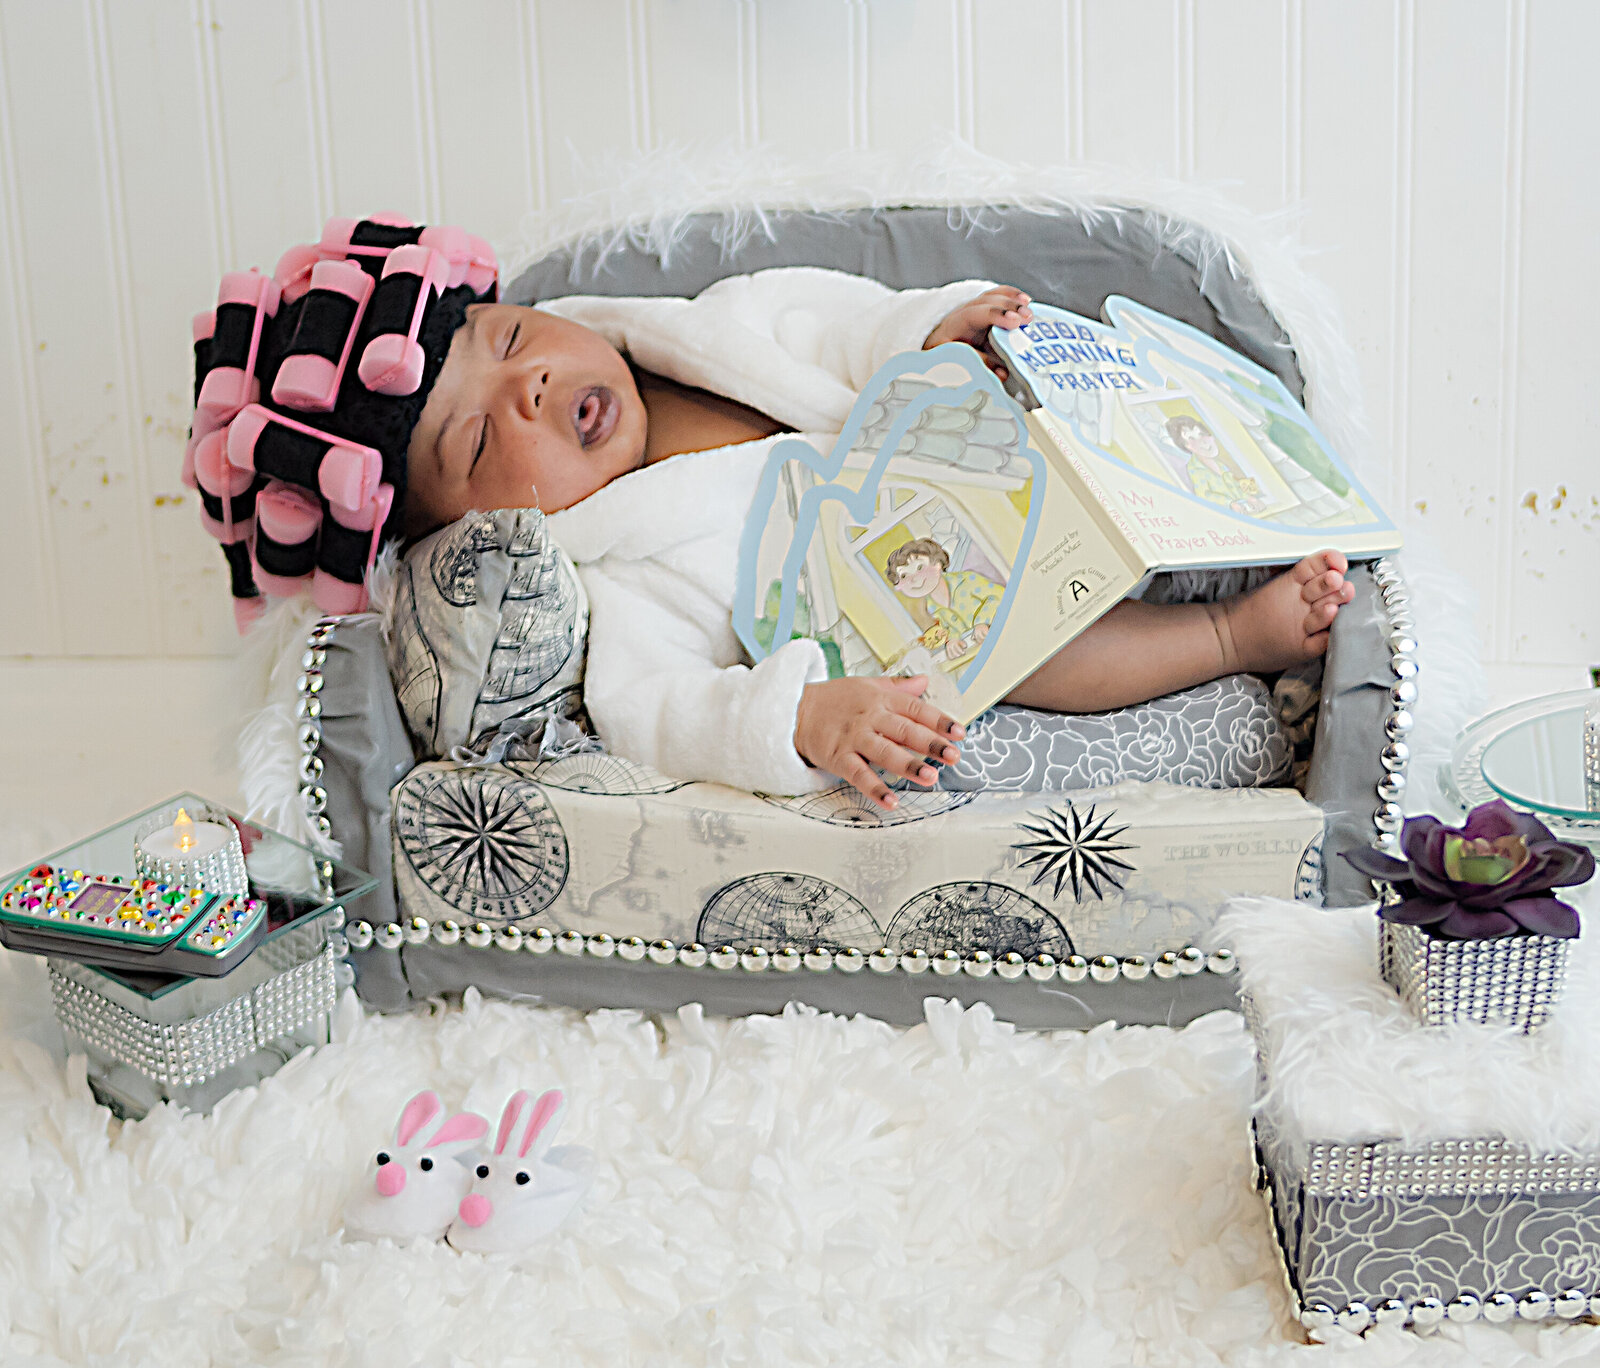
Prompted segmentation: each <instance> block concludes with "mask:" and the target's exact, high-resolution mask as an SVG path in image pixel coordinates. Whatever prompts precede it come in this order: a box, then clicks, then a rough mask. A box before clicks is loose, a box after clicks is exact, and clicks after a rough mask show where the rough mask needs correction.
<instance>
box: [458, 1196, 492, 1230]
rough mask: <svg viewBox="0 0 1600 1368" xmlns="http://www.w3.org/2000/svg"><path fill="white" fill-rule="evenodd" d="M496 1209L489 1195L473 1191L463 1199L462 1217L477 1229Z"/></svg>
mask: <svg viewBox="0 0 1600 1368" xmlns="http://www.w3.org/2000/svg"><path fill="white" fill-rule="evenodd" d="M493 1211H494V1205H493V1203H491V1202H490V1201H489V1199H488V1198H487V1197H484V1196H482V1195H481V1194H479V1193H476V1192H474V1193H471V1194H470V1195H468V1196H466V1197H463V1198H462V1199H461V1219H462V1220H463V1221H465V1222H466V1223H467V1224H468V1225H469V1226H471V1227H472V1228H473V1229H474V1230H476V1229H477V1228H478V1227H479V1226H481V1225H482V1224H483V1223H484V1222H485V1221H487V1220H488V1219H489V1215H490V1213H491V1212H493Z"/></svg>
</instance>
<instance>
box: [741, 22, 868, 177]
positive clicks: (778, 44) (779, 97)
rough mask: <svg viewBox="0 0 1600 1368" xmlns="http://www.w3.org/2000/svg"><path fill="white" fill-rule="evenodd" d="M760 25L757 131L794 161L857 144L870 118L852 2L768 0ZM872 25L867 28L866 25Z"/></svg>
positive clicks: (757, 27)
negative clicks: (864, 110) (857, 59)
mask: <svg viewBox="0 0 1600 1368" xmlns="http://www.w3.org/2000/svg"><path fill="white" fill-rule="evenodd" d="M752 10H753V13H754V28H755V70H754V72H753V73H752V80H751V83H752V84H753V85H754V87H755V99H756V132H757V134H758V135H759V138H760V140H761V141H762V142H763V143H765V144H770V145H771V146H772V147H773V148H774V149H776V150H778V151H780V152H782V153H783V154H784V155H785V156H787V157H791V158H792V157H800V156H805V155H806V154H807V153H808V152H813V151H815V149H817V148H818V147H824V148H828V147H854V146H856V145H857V124H858V123H859V122H861V121H862V115H861V109H860V104H861V100H860V97H861V93H862V92H863V91H864V90H865V85H864V83H863V82H858V80H857V71H856V63H855V47H856V27H857V20H858V18H864V16H863V15H862V14H861V7H860V5H859V4H855V3H852V0H760V3H759V4H756V5H753V6H752ZM863 27H864V24H863Z"/></svg>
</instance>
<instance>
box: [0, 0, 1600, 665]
mask: <svg viewBox="0 0 1600 1368" xmlns="http://www.w3.org/2000/svg"><path fill="white" fill-rule="evenodd" d="M1597 51H1600V5H1597V4H1595V3H1593V0H0V462H3V469H4V472H5V476H4V486H3V490H4V497H3V498H0V585H3V586H4V589H3V591H0V601H3V603H4V608H3V627H4V630H3V632H0V653H3V654H5V655H9V656H35V657H41V656H42V657H56V658H75V657H83V656H89V657H94V656H111V657H115V656H133V657H141V656H142V657H162V656H185V655H216V654H222V653H226V652H228V651H230V650H231V649H232V646H233V641H234V637H233V629H232V625H231V615H230V613H229V610H228V606H227V601H226V600H227V595H226V592H225V589H224V585H223V575H222V562H221V558H220V556H219V555H218V554H217V552H216V548H215V546H214V544H212V543H211V542H210V541H209V539H208V538H206V537H205V536H204V535H203V534H202V533H201V531H200V529H199V527H198V525H197V519H196V513H195V508H194V506H193V498H192V496H191V495H189V494H188V492H187V491H185V490H184V489H183V488H182V486H181V485H180V484H179V482H178V478H177V476H178V468H179V459H180V452H181V445H182V438H183V431H184V427H185V425H186V423H187V420H188V408H189V405H188V396H189V393H190V385H191V378H190V354H189V343H188V335H189V321H188V320H189V316H190V315H191V314H192V313H194V312H195V311H196V310H199V309H201V308H204V307H206V306H207V305H208V304H209V303H210V302H211V300H212V298H213V296H214V291H215V288H216V282H217V279H218V276H219V275H220V273H221V271H222V270H223V269H225V268H231V267H235V266H244V265H251V264H258V265H261V266H263V267H266V268H270V267H271V266H272V264H273V262H274V261H275V260H276V257H277V255H278V253H279V252H280V251H281V250H282V249H283V248H284V247H285V246H286V245H288V244H289V243H291V242H296V241H300V240H303V239H305V238H307V237H311V236H314V235H315V232H316V230H317V228H318V226H319V225H320V224H321V222H322V220H323V218H324V217H325V216H327V215H328V214H331V213H361V212H363V211H368V210H372V209H375V208H392V209H397V210H400V211H401V212H407V213H410V214H411V215H413V216H414V217H418V218H424V219H429V220H434V219H442V220H444V221H447V222H455V223H462V224H467V225H470V226H472V227H474V228H475V229H477V230H478V231H481V232H483V233H484V234H485V236H488V237H490V238H491V239H492V240H497V241H501V242H505V241H510V240H512V239H514V238H515V236H516V233H517V230H518V226H519V223H520V221H521V220H522V219H523V218H524V216H525V215H527V214H528V213H529V212H530V211H534V210H538V209H540V208H542V207H545V206H548V205H552V204H554V203H555V202H557V201H558V200H559V199H560V198H561V197H562V196H563V195H565V194H568V193H570V192H571V191H572V190H574V189H575V188H578V187H580V186H581V185H582V184H583V181H584V171H583V167H584V166H585V165H593V164H595V163H598V162H602V161H606V160H609V159H613V158H616V157H618V156H622V157H627V156H632V155H634V154H636V153H638V152H640V151H647V150H649V149H653V148H658V147H662V146H665V145H668V144H692V143H696V142H701V141H709V140H727V139H730V138H731V139H736V140H738V141H739V142H741V143H744V144H747V145H750V144H758V143H760V144H764V145H769V146H771V147H773V148H774V149H776V150H777V151H778V152H780V153H783V154H785V155H787V156H791V157H797V158H798V157H809V156H811V155H813V154H817V153H825V152H827V151H830V150H834V149H840V148H870V149H873V150H876V151H888V152H894V151H897V150H903V151H908V152H909V151H911V150H914V149H918V148H921V147H924V146H925V145H926V143H927V141H928V138H929V135H930V132H935V131H949V132H953V133H955V134H957V135H958V136H960V137H962V138H964V139H966V140H968V141H970V142H971V143H973V144H974V145H976V146H977V147H978V148H979V149H980V150H982V151H986V152H990V153H993V154H995V155H998V156H1003V157H1008V158H1015V159H1018V160H1023V161H1030V162H1039V163H1059V162H1063V161H1071V160H1085V159H1086V160H1090V161H1095V162H1106V163H1114V164H1119V165H1123V166H1129V167H1134V168H1138V169H1140V170H1144V171H1148V172H1154V173H1159V174H1161V175H1165V176H1170V177H1177V178H1181V179H1186V180H1198V181H1205V182H1208V183H1212V184H1220V185H1222V186H1224V187H1226V188H1227V190H1228V193H1230V194H1231V195H1232V196H1233V197H1234V198H1236V199H1237V200H1239V201H1240V202H1242V203H1244V204H1245V205H1248V206H1250V207H1252V208H1254V209H1258V210H1262V211H1278V210H1285V209H1288V210H1292V211H1295V212H1297V213H1298V219H1297V231H1298V233H1299V234H1300V236H1301V238H1302V240H1303V241H1304V242H1305V243H1306V244H1307V245H1308V246H1310V247H1313V248H1315V249H1318V251H1319V253H1320V255H1319V256H1318V258H1317V261H1316V264H1315V268H1316V269H1317V270H1319V271H1320V272H1321V274H1322V275H1323V276H1324V278H1325V279H1326V280H1327V281H1328V282H1329V283H1330V284H1331V285H1332V286H1333V288H1334V290H1335V292H1336V294H1337V296H1338V298H1339V300H1340V302H1341V305H1342V310H1343V314H1344V318H1345V322H1346V325H1347V327H1348V329H1349V331H1350V333H1351V336H1352V338H1353V341H1354V343H1355V347H1356V350H1357V352H1358V355H1359V358H1360V362H1361V365H1362V367H1363V370H1364V372H1365V376H1366V379H1367V382H1368V384H1369V386H1370V394H1371V402H1370V405H1369V411H1370V415H1371V418H1372V422H1373V426H1374V429H1375V431H1376V432H1377V434H1378V436H1379V438H1380V441H1381V442H1383V443H1384V444H1386V445H1387V447H1388V448H1389V449H1390V451H1391V452H1392V460H1393V464H1394V470H1395V473H1396V482H1395V485H1394V488H1395V489H1396V490H1398V491H1402V493H1401V495H1400V497H1403V500H1404V502H1405V503H1406V504H1408V505H1410V506H1412V507H1413V508H1414V509H1415V510H1416V511H1417V512H1418V513H1419V514H1420V515H1421V517H1422V521H1423V522H1424V523H1425V524H1428V525H1431V526H1432V527H1433V528H1434V529H1435V531H1436V533H1437V535H1438V538H1439V541H1440V543H1441V545H1442V546H1443V548H1444V550H1445V552H1446V555H1447V557H1448V558H1449V559H1450V560H1451V561H1453V563H1454V564H1455V565H1456V566H1457V567H1458V568H1459V569H1460V571H1461V572H1462V573H1463V574H1464V575H1466V576H1467V578H1468V579H1469V580H1470V581H1472V583H1473V584H1474V585H1475V586H1476V587H1477V589H1478V590H1479V593H1480V596H1481V600H1482V615H1481V625H1482V629H1483V632H1484V635H1485V646H1486V657H1487V659H1488V661H1489V662H1490V663H1491V664H1496V665H1502V666H1510V665H1513V664H1528V663H1546V664H1565V665H1569V666H1575V665H1583V664H1588V663H1591V662H1594V661H1597V660H1600V640H1597V627H1600V624H1597V621H1596V611H1595V606H1594V599H1595V592H1596V587H1597V586H1600V535H1597V533H1600V478H1597V476H1600V461H1597V459H1596V451H1597V448H1600V401H1597V400H1596V399H1594V398H1592V397H1591V394H1590V391H1591V383H1590V382H1591V381H1592V378H1593V376H1594V375H1595V374H1596V372H1597V370H1600V365H1597V363H1600V346H1597V344H1596V342H1595V340H1594V337H1595V333H1594V330H1593V324H1594V321H1595V320H1594V315H1595V311H1596V307H1597V305H1600V289H1597V288H1596V287H1597V285H1600V252H1597V251H1596V246H1597V244H1600V177H1597V176H1596V174H1595V173H1596V168H1597V167H1600V155H1597V153H1600V146H1597V144H1600V119H1597V117H1596V114H1597V110H1596V100H1597V96H1596V90H1597V87H1600V82H1597V81H1596V78H1595V71H1594V59H1593V54H1594V53H1595V52H1597ZM1396 501H1398V499H1397V500H1396Z"/></svg>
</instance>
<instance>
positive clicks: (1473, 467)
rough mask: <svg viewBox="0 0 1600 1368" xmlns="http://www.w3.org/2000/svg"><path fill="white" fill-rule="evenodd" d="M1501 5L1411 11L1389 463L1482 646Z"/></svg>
mask: <svg viewBox="0 0 1600 1368" xmlns="http://www.w3.org/2000/svg"><path fill="white" fill-rule="evenodd" d="M1505 12H1506V11H1505V5H1504V4H1503V3H1502V0H1457V3H1455V4H1452V5H1450V6H1448V7H1446V6H1440V5H1419V6H1418V7H1417V14H1416V46H1415V54H1416V55H1415V62H1414V72H1415V75H1414V82H1415V85H1414V93H1413V96H1412V98H1413V100H1414V102H1415V103H1414V107H1415V111H1416V112H1415V123H1414V138H1415V145H1414V149H1413V151H1412V154H1411V158H1410V170H1409V174H1408V175H1404V176H1403V179H1402V182H1401V185H1400V194H1401V195H1402V197H1404V196H1409V197H1410V201H1411V203H1410V209H1409V213H1408V215H1407V217H1408V218H1409V221H1410V225H1411V229H1410V241H1409V243H1408V244H1406V250H1407V251H1408V253H1409V256H1410V265H1409V268H1408V270H1407V278H1408V279H1409V281H1410V290H1409V292H1408V293H1409V315H1410V316H1409V319H1408V320H1407V323H1406V327H1405V334H1406V350H1405V352H1403V353H1402V360H1401V375H1402V377H1403V383H1404V387H1405V388H1404V390H1403V392H1402V394H1401V396H1400V398H1401V401H1402V403H1403V404H1404V425H1403V427H1402V428H1401V430H1400V432H1399V444H1398V446H1397V447H1396V449H1395V451H1394V453H1393V455H1394V457H1395V458H1396V460H1397V466H1396V472H1397V475H1399V474H1400V473H1401V472H1403V483H1401V484H1400V485H1399V486H1398V487H1399V488H1402V489H1403V490H1404V498H1405V499H1406V500H1407V501H1409V502H1410V503H1412V504H1413V505H1416V504H1418V503H1421V504H1425V505H1426V508H1427V513H1426V517H1427V520H1428V521H1429V523H1430V524H1432V525H1433V526H1434V527H1435V528H1437V529H1439V530H1440V535H1441V536H1443V537H1445V538H1446V539H1448V541H1449V543H1450V545H1451V546H1453V547H1455V548H1458V550H1459V551H1460V552H1461V553H1464V554H1462V556H1461V563H1460V568H1461V569H1462V571H1463V573H1465V574H1466V575H1467V576H1468V578H1469V579H1470V580H1471V581H1472V583H1473V584H1474V585H1475V586H1476V588H1477V590H1478V593H1479V598H1480V602H1481V603H1482V605H1483V608H1484V617H1483V623H1484V626H1485V630H1486V634H1487V635H1488V636H1489V638H1490V639H1491V640H1493V639H1495V631H1496V627H1497V620H1496V616H1495V602H1496V596H1495V589H1496V585H1497V579H1498V574H1499V567H1498V566H1497V565H1496V560H1495V555H1494V548H1496V547H1497V546H1498V545H1499V543H1500V538H1499V536H1498V529H1499V527H1500V526H1501V525H1502V523H1503V522H1504V520H1505V519H1506V518H1507V516H1508V515H1509V510H1507V508H1506V507H1505V499H1504V497H1503V494H1502V490H1501V488H1500V484H1501V482H1500V479H1499V472H1500V470H1501V457H1502V454H1503V453H1502V451H1501V444H1500V412H1501V403H1502V397H1503V396H1502V394H1501V386H1500V374H1501V371H1500V366H1501V354H1502V348H1503V347H1504V345H1505V340H1506V339H1505V337H1504V330H1503V328H1502V326H1501V320H1502V315H1503V301H1504V294H1503V292H1504V290H1505V289H1506V288H1507V284H1508V282H1507V280H1506V278H1505V273H1504V270H1503V265H1504V260H1505V252H1504V237H1503V235H1504V231H1505V204H1504V196H1505V193H1506V190H1505V185H1504V180H1503V171H1504V168H1505V166H1506V156H1507V152H1506V133H1505V110H1506V91H1507V84H1508V81H1509V80H1510V64H1509V54H1508V53H1507V51H1506V47H1505V43H1504V37H1505Z"/></svg>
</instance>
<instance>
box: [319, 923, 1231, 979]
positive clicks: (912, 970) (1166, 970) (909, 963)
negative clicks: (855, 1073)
mask: <svg viewBox="0 0 1600 1368" xmlns="http://www.w3.org/2000/svg"><path fill="white" fill-rule="evenodd" d="M348 940H349V944H350V948H351V949H352V950H366V949H369V948H370V947H372V946H374V945H376V946H378V947H379V948H380V949H384V950H398V949H400V948H401V947H402V946H405V945H425V944H426V943H427V942H429V941H430V940H431V941H432V942H433V943H434V944H436V945H441V946H446V947H448V946H453V945H457V944H460V943H461V942H463V941H464V942H465V943H466V944H467V945H468V946H470V947H471V948H473V949H475V950H482V949H487V948H489V947H491V946H493V947H497V948H499V949H501V950H505V951H517V950H527V951H529V952H530V953H532V954H535V955H545V954H549V952H550V951H551V950H552V949H555V950H558V951H560V952H561V953H562V954H563V955H588V956H590V957H592V958H595V959H609V958H611V957H612V956H613V955H615V956H616V957H617V958H618V959H622V960H626V961H627V962H628V963H630V964H642V963H645V962H646V961H648V962H649V963H651V964H661V965H667V964H681V965H683V966H684V967H685V968H689V969H702V968H705V967H706V966H707V965H709V966H710V967H711V968H713V969H718V970H728V969H735V968H741V969H744V970H745V971H746V972H748V973H752V974H759V973H762V972H764V971H766V970H768V969H774V970H777V971H778V972H780V973H793V972H794V971H795V970H796V969H799V968H800V967H801V966H802V965H803V966H804V967H805V968H807V969H810V970H813V971H814V972H817V973H826V972H827V971H829V970H832V969H837V970H838V971H839V972H840V973H844V974H857V973H860V972H861V970H863V969H871V970H872V972H873V973H874V974H894V973H902V974H923V973H926V972H927V971H928V970H929V969H930V968H931V969H932V970H933V972H934V973H935V974H937V975H939V976H941V977H946V978H947V977H949V976H950V975H952V974H965V975H966V976H967V977H969V978H988V977H989V976H990V975H991V974H992V975H994V976H996V977H998V978H1000V979H1003V980H1004V981H1005V982H1007V983H1016V982H1018V981H1020V980H1021V979H1022V978H1023V977H1024V976H1026V977H1027V978H1030V979H1032V980H1034V981H1035V982H1039V983H1043V982H1048V981H1049V980H1051V979H1054V978H1061V979H1064V980H1065V981H1066V982H1068V983H1082V982H1083V980H1084V979H1086V978H1093V979H1094V981H1095V982H1096V983H1112V982H1114V981H1115V980H1117V979H1118V978H1123V979H1127V980H1128V981H1129V982H1132V983H1138V982H1141V981H1142V980H1144V979H1146V978H1148V977H1149V976H1150V975H1151V974H1152V973H1153V974H1154V975H1155V976H1156V977H1157V978H1159V979H1174V978H1178V977H1180V976H1187V975H1191V974H1198V973H1201V972H1202V971H1203V972H1207V973H1212V974H1231V973H1233V972H1234V969H1235V967H1236V962H1235V960H1234V957H1233V952H1232V951H1231V950H1227V949H1218V950H1213V951H1212V952H1211V953H1210V954H1207V953H1206V952H1205V951H1204V950H1201V949H1200V948H1199V947H1198V946H1194V945H1187V946H1185V947H1184V948H1183V949H1182V950H1164V951H1162V952H1161V953H1160V954H1158V955H1149V956H1146V955H1124V956H1122V957H1120V958H1119V957H1117V956H1115V955H1097V956H1096V957H1095V958H1094V960H1092V961H1090V960H1087V959H1085V958H1084V957H1083V956H1082V955H1068V956H1067V957H1066V958H1065V959H1064V960H1057V959H1056V958H1055V957H1054V956H1052V955H1047V954H1039V955H1035V956H1034V957H1033V958H1032V959H1024V958H1023V957H1022V956H1021V955H1019V954H1018V953H1017V952H1016V951H1014V950H1010V951H1007V952H1006V953H1004V954H1002V955H1000V956H998V957H996V956H993V955H991V954H990V953H989V952H988V951H987V950H974V951H972V952H971V953H970V954H965V955H964V954H962V953H961V951H959V950H939V951H936V952H934V953H933V954H931V955H930V954H929V953H928V952H927V951H926V950H920V949H917V950H906V951H904V952H902V953H900V954H896V953H895V952H894V951H893V950H891V949H889V948H888V946H880V947H879V948H878V949H876V950H874V951H872V952H871V953H870V954H863V953H862V952H861V951H860V950H857V949H855V948H854V947H853V946H847V947H845V948H844V949H842V950H830V949H827V948H825V947H823V946H813V947H812V948H811V949H809V950H802V949H800V947H798V946H794V945H785V946H781V947H779V948H778V949H776V950H769V949H767V948H766V947H765V946H761V945H752V946H749V947H747V948H746V949H744V950H740V949H739V948H738V947H737V946H732V945H721V946H717V947H716V948H715V949H709V950H708V949H707V948H706V947H705V946H703V945H699V944H695V943H692V942H691V943H690V944H688V945H684V946H681V947H680V946H677V945H675V944H674V943H673V942H672V941H670V940H655V941H651V942H650V943H649V944H646V943H645V942H644V941H643V940H641V939H640V938H639V937H638V936H624V937H622V938H621V939H615V938H613V937H611V936H609V935H607V934H606V933H605V932H604V931H598V932H595V933H593V934H592V935H587V936H586V935H584V933H583V932H581V931H570V930H569V931H552V930H551V929H550V928H549V927H546V926H532V927H529V928H527V929H526V930H524V929H523V928H521V927H518V926H500V927H493V926H490V925H488V924H487V923H486V922H473V923H472V924H471V925H470V926H468V927H466V928H465V929H463V928H462V926H461V924H460V923H459V922H456V921H455V920H453V919H451V918H446V919H445V920H443V921H437V922H433V923H432V924H430V923H429V922H428V921H427V920H426V919H425V918H423V917H412V918H410V919H409V920H408V921H406V922H405V923H404V924H403V925H402V924H400V923H396V922H390V923H388V924H387V925H384V926H382V927H374V926H373V925H372V924H371V923H370V922H364V921H361V922H352V923H351V924H350V927H349V934H348Z"/></svg>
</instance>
